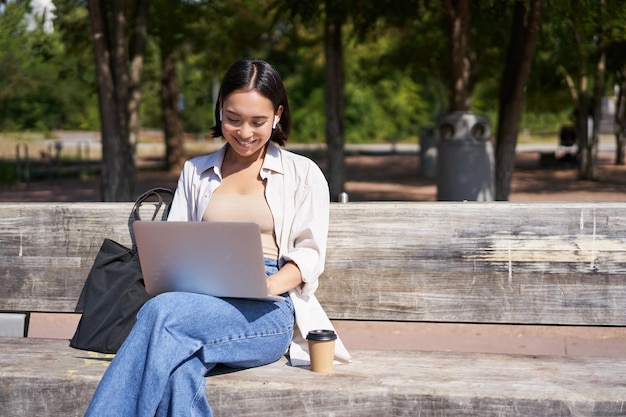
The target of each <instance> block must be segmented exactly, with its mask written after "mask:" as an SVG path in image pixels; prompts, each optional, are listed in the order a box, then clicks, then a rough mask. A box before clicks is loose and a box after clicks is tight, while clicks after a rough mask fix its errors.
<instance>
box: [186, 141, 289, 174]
mask: <svg viewBox="0 0 626 417" xmlns="http://www.w3.org/2000/svg"><path fill="white" fill-rule="evenodd" d="M228 146H229V145H228V144H225V145H224V146H222V147H221V148H220V149H219V150H218V151H217V152H215V153H212V154H210V155H207V156H206V158H205V159H204V161H202V162H201V164H200V165H199V166H198V172H200V173H201V174H202V173H204V172H205V171H208V170H209V169H213V170H214V171H215V173H216V174H218V175H220V176H221V173H220V172H221V167H222V163H223V162H224V156H225V155H226V149H228ZM269 171H274V172H277V173H279V174H282V173H283V164H282V161H281V158H280V147H279V146H278V145H277V144H276V143H274V142H272V141H270V142H268V146H267V151H266V152H265V159H264V160H263V166H262V167H261V178H263V179H265V178H266V177H267V175H268V172H269Z"/></svg>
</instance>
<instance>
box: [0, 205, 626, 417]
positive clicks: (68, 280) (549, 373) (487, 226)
mask: <svg viewBox="0 0 626 417" xmlns="http://www.w3.org/2000/svg"><path fill="white" fill-rule="evenodd" d="M131 207H132V204H130V203H59V204H40V203H32V204H11V203H0V277H1V279H2V284H1V285H0V312H12V313H15V312H23V313H27V314H28V313H31V312H73V311H74V310H75V306H76V303H77V299H78V296H79V294H80V291H81V289H82V285H83V282H84V279H85V277H86V275H87V273H88V271H89V269H90V267H91V264H92V262H93V258H94V257H95V255H96V253H97V251H98V249H99V248H100V245H101V243H102V240H103V238H105V237H108V238H111V239H114V240H117V241H119V242H121V243H125V244H130V242H129V237H128V236H129V217H128V214H129V211H130V209H131ZM318 298H319V299H320V302H321V303H322V305H323V306H324V307H325V309H326V311H327V313H328V314H329V316H330V317H331V319H335V320H338V319H341V320H381V321H404V322H442V323H502V324H514V325H516V324H518V325H537V324H541V325H554V326H560V325H574V326H593V327H594V328H596V327H607V328H608V327H615V326H618V327H625V326H626V204H625V203H597V204H592V203H580V204H578V203H576V204H569V203H568V204H565V203H563V204H558V203H549V204H548V203H531V204H514V203H348V204H339V203H336V204H332V207H331V227H330V236H329V248H328V257H327V264H326V271H325V273H324V275H323V276H322V278H321V286H320V289H319V291H318ZM351 353H352V354H353V357H354V362H353V363H352V364H350V365H341V366H337V367H336V368H335V371H334V372H333V373H331V374H316V373H313V372H310V371H309V370H308V369H303V368H293V367H289V366H286V360H285V359H282V360H280V361H278V362H276V363H274V364H272V365H268V366H264V367H260V368H255V369H249V370H244V371H238V372H232V373H224V374H221V375H216V376H211V377H209V378H208V380H207V395H208V396H209V399H210V403H211V405H212V407H213V409H214V411H215V415H216V416H305V415H306V416H354V417H357V416H358V417H364V416H377V417H378V416H461V415H463V416H465V415H468V416H469V415H472V416H603V417H606V416H624V415H626V361H624V360H616V359H615V358H607V357H596V356H580V357H568V356H536V355H535V356H524V355H503V354H485V353H452V352H422V351H401V350H398V351H376V350H356V351H352V352H351ZM108 362H109V358H107V357H105V356H104V355H100V354H95V353H90V352H84V351H79V350H74V349H72V348H70V347H68V343H67V341H65V340H50V339H33V338H0V416H7V417H8V416H10V417H19V416H38V417H41V416H55V417H56V416H81V415H82V414H83V412H84V410H85V408H86V406H87V404H88V402H89V400H90V398H91V396H92V394H93V392H94V389H95V387H96V385H97V383H98V381H99V379H100V378H101V376H102V374H103V372H104V370H105V368H106V366H107V364H108Z"/></svg>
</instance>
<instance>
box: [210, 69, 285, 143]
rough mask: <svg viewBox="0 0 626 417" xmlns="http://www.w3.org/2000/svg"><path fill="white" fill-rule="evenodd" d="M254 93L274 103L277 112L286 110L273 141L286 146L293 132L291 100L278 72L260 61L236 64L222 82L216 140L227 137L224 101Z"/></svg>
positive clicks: (277, 126)
mask: <svg viewBox="0 0 626 417" xmlns="http://www.w3.org/2000/svg"><path fill="white" fill-rule="evenodd" d="M238 90H243V91H251V90H254V91H256V92H258V93H259V94H261V95H262V96H263V97H265V98H267V99H268V100H270V101H271V102H272V105H273V106H274V112H276V111H277V110H278V107H280V106H283V112H282V114H281V116H280V120H279V122H278V124H277V125H276V129H274V130H273V132H272V136H271V137H270V140H272V141H274V142H276V143H278V144H279V145H281V146H282V145H284V144H285V142H286V141H287V139H288V138H289V133H290V132H291V111H290V110H289V102H288V100H287V91H286V90H285V85H284V84H283V80H282V78H281V77H280V74H279V73H278V71H276V69H275V68H274V67H273V66H271V65H270V64H268V63H267V62H265V61H263V60H260V59H244V60H241V61H238V62H236V63H234V64H233V65H232V66H231V67H230V69H229V70H228V72H226V75H225V76H224V79H223V80H222V86H221V87H220V92H219V95H218V98H217V103H215V120H216V121H217V122H216V124H215V126H213V128H212V129H211V130H212V132H213V137H220V136H223V133H222V124H221V121H220V114H219V113H220V104H219V103H220V101H223V99H225V98H226V97H228V96H229V95H230V94H231V93H233V92H234V91H238Z"/></svg>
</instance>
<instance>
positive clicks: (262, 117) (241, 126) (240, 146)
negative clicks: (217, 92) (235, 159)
mask: <svg viewBox="0 0 626 417" xmlns="http://www.w3.org/2000/svg"><path fill="white" fill-rule="evenodd" d="M282 111H283V109H282V106H280V107H279V108H278V110H277V111H276V114H274V106H273V105H272V102H271V101H270V100H269V99H267V98H266V97H264V96H262V95H261V94H259V93H258V92H256V91H254V90H245V91H244V90H236V91H234V92H232V93H231V94H229V95H228V96H227V97H226V98H224V100H223V101H222V133H223V134H224V139H226V141H227V142H228V143H229V144H230V147H231V149H232V150H233V151H235V153H237V154H238V155H239V156H242V157H251V156H258V155H259V153H261V152H262V150H263V148H264V146H265V144H266V143H267V142H268V141H269V139H270V137H271V135H272V127H273V125H274V123H275V122H278V119H279V118H280V115H281V113H282Z"/></svg>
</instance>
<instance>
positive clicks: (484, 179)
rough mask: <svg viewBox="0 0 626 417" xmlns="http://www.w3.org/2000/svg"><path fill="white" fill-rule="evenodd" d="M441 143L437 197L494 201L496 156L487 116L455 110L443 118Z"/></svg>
mask: <svg viewBox="0 0 626 417" xmlns="http://www.w3.org/2000/svg"><path fill="white" fill-rule="evenodd" d="M438 127H439V143H438V144H437V200H439V201H464V200H467V201H493V200H494V198H495V168H494V167H495V158H494V151H493V144H492V143H491V141H490V139H491V122H490V121H489V118H488V117H487V116H485V115H480V114H476V113H471V112H454V113H450V114H448V115H445V116H444V117H442V118H441V120H440V121H439V124H438Z"/></svg>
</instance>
